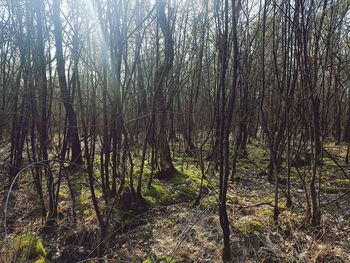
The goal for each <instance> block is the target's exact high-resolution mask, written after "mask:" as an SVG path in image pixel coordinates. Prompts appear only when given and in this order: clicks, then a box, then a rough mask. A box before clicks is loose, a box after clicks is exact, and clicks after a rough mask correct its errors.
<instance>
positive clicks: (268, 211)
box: [260, 208, 273, 216]
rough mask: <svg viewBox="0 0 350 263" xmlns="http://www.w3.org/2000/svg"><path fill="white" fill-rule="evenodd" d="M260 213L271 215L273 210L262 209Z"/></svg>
mask: <svg viewBox="0 0 350 263" xmlns="http://www.w3.org/2000/svg"><path fill="white" fill-rule="evenodd" d="M260 215H263V216H272V215H273V212H272V210H271V209H268V208H267V209H264V210H263V211H261V212H260Z"/></svg>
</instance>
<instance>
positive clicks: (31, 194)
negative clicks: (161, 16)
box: [0, 141, 350, 263]
mask: <svg viewBox="0 0 350 263" xmlns="http://www.w3.org/2000/svg"><path fill="white" fill-rule="evenodd" d="M326 150H327V151H328V152H329V153H330V154H331V155H330V157H331V158H329V157H326V156H325V157H324V158H323V162H322V165H321V166H320V168H319V171H318V172H319V175H320V180H319V182H320V185H321V191H320V203H321V211H322V227H321V229H313V228H312V227H311V226H310V225H309V224H308V223H307V222H305V214H306V212H305V203H306V202H305V192H304V190H303V189H302V185H301V183H300V180H299V175H298V174H297V173H296V172H295V171H294V170H295V169H292V170H293V172H292V175H291V182H292V187H291V193H292V199H293V206H292V207H291V208H287V207H286V200H285V196H284V192H285V191H286V189H285V188H286V187H285V183H284V182H285V173H286V171H285V170H286V169H285V167H282V168H281V170H280V171H279V175H280V179H281V188H280V196H281V198H280V204H279V208H280V222H279V225H278V226H277V225H276V224H274V223H273V220H272V213H273V197H274V193H273V192H274V185H273V183H272V182H269V181H268V180H267V176H266V174H265V173H264V171H266V170H267V166H268V160H269V158H268V153H267V152H266V150H265V149H264V147H262V145H261V144H260V143H259V142H257V141H253V142H251V143H250V144H249V145H248V149H247V153H248V154H247V155H246V156H243V157H240V158H239V160H238V163H237V173H236V176H235V178H234V182H232V183H230V186H229V190H228V202H227V204H228V215H229V219H230V225H231V245H232V254H233V261H232V262H319V263H321V262H350V235H349V234H350V198H349V190H350V180H349V178H347V176H348V174H349V173H348V171H349V167H347V166H345V165H344V161H343V158H344V154H346V147H345V146H334V144H332V143H329V144H327V145H326ZM175 153H176V154H175V157H174V162H175V164H176V168H177V170H178V173H177V174H176V175H175V176H174V177H172V178H170V179H168V180H158V179H153V184H152V186H151V187H150V188H147V186H146V185H147V180H148V179H149V178H148V176H149V168H147V169H146V170H145V186H144V188H145V190H144V197H145V199H146V200H147V202H148V204H149V207H148V209H147V210H145V211H142V212H138V213H135V212H133V211H131V210H130V211H129V210H124V211H120V209H113V212H112V217H111V227H110V229H109V231H108V237H107V239H106V240H104V247H105V252H104V255H105V256H104V258H105V260H106V262H143V263H151V262H173V263H175V262H222V260H221V256H220V255H221V251H222V234H221V228H220V223H219V219H218V215H217V199H216V198H217V196H218V193H217V192H216V190H217V183H218V182H217V181H218V179H217V176H218V175H217V172H215V170H213V172H212V174H206V177H205V179H204V193H203V196H202V198H201V202H200V204H199V205H196V206H194V200H195V199H196V197H197V195H198V189H199V185H200V179H201V172H200V169H199V167H198V165H197V163H196V162H195V160H194V158H193V157H187V156H186V155H185V154H184V153H181V151H177V150H176V151H175ZM179 156H180V157H179ZM206 165H207V163H206ZM135 167H137V165H135ZM342 169H343V170H344V171H346V173H345V174H344V173H343V172H342ZM137 172H138V171H137V170H135V175H137ZM299 172H300V173H301V176H305V179H306V181H308V179H309V177H310V175H309V174H310V172H309V167H307V166H305V167H299ZM5 175H6V168H5V167H4V168H3V171H2V173H1V177H3V178H0V180H1V181H2V182H5V180H6V178H5ZM30 176H31V175H30V173H28V175H27V176H23V177H22V178H21V179H20V188H19V189H18V190H16V191H14V193H13V195H12V198H11V200H12V201H11V203H10V204H9V209H8V213H7V214H8V215H7V220H6V227H7V231H8V234H9V235H8V237H7V239H6V240H4V237H5V234H4V231H1V232H0V233H1V236H0V238H1V240H4V241H2V242H1V243H0V249H1V254H0V262H16V260H14V259H16V258H17V259H18V257H19V256H18V255H17V254H18V253H19V252H18V250H19V248H20V247H21V246H22V245H23V243H24V242H26V239H28V236H29V237H33V236H35V237H37V239H35V242H36V247H35V248H33V249H34V250H35V249H36V250H40V249H41V250H42V251H44V252H42V254H43V255H44V256H43V257H39V258H38V260H37V261H35V260H34V261H32V262H44V261H45V260H46V261H47V262H94V261H93V258H94V257H95V255H96V248H97V244H98V224H97V220H96V215H95V213H94V211H93V208H92V205H91V201H90V196H89V192H88V187H83V186H84V184H87V180H86V175H84V174H83V173H77V174H74V175H72V176H71V180H70V183H71V184H72V186H73V188H74V189H75V191H76V200H75V207H74V211H75V213H76V216H75V218H76V220H74V218H73V206H72V202H71V198H70V195H69V190H68V187H67V181H63V182H62V186H61V191H60V201H59V211H60V217H59V218H60V219H59V221H58V224H57V226H56V227H55V228H54V230H52V231H50V232H48V233H47V232H43V231H42V229H43V220H42V219H41V216H40V215H41V211H40V206H39V204H38V198H37V197H36V194H35V191H34V190H33V189H34V187H33V186H32V184H31V181H32V180H31V178H30ZM98 176H99V175H98V173H97V174H96V177H97V178H98ZM6 195H7V190H6V189H5V186H4V187H3V188H2V189H1V190H0V198H1V199H0V200H2V202H1V207H0V209H1V210H2V211H4V205H5V200H6ZM98 197H99V199H100V204H101V207H102V208H105V209H107V207H103V197H102V196H101V194H99V193H98ZM4 216H5V215H4V214H1V218H0V220H1V224H2V225H4ZM2 229H3V228H2ZM16 253H17V254H16ZM39 254H40V251H39ZM43 258H46V259H45V260H44V259H43ZM34 259H35V258H34ZM40 260H41V261H40Z"/></svg>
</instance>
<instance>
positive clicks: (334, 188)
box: [321, 185, 350, 194]
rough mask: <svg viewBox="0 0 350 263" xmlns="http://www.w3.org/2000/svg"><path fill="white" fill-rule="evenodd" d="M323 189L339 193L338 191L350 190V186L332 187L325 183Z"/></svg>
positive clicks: (330, 192)
mask: <svg viewBox="0 0 350 263" xmlns="http://www.w3.org/2000/svg"><path fill="white" fill-rule="evenodd" d="M321 190H322V191H323V192H324V193H327V194H338V193H345V192H348V191H350V188H341V187H331V186H326V185H324V186H322V187H321Z"/></svg>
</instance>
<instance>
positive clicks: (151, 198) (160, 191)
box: [144, 184, 174, 205]
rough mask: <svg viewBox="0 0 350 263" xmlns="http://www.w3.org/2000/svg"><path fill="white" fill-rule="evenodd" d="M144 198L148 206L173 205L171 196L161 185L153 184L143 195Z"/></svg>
mask: <svg viewBox="0 0 350 263" xmlns="http://www.w3.org/2000/svg"><path fill="white" fill-rule="evenodd" d="M144 198H145V199H146V201H147V202H148V203H149V204H159V205H168V204H171V203H173V201H174V200H173V198H172V196H171V194H170V193H169V192H168V191H167V190H165V188H164V187H163V186H162V185H159V184H154V185H152V186H151V187H150V188H148V189H147V190H146V191H145V193H144Z"/></svg>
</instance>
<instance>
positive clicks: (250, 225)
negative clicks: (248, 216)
mask: <svg viewBox="0 0 350 263" xmlns="http://www.w3.org/2000/svg"><path fill="white" fill-rule="evenodd" d="M263 228H264V225H263V223H262V222H261V221H260V220H250V221H247V222H244V223H243V224H241V225H239V226H238V229H239V231H240V232H241V233H242V234H245V235H248V234H253V233H255V232H261V231H262V230H263Z"/></svg>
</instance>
